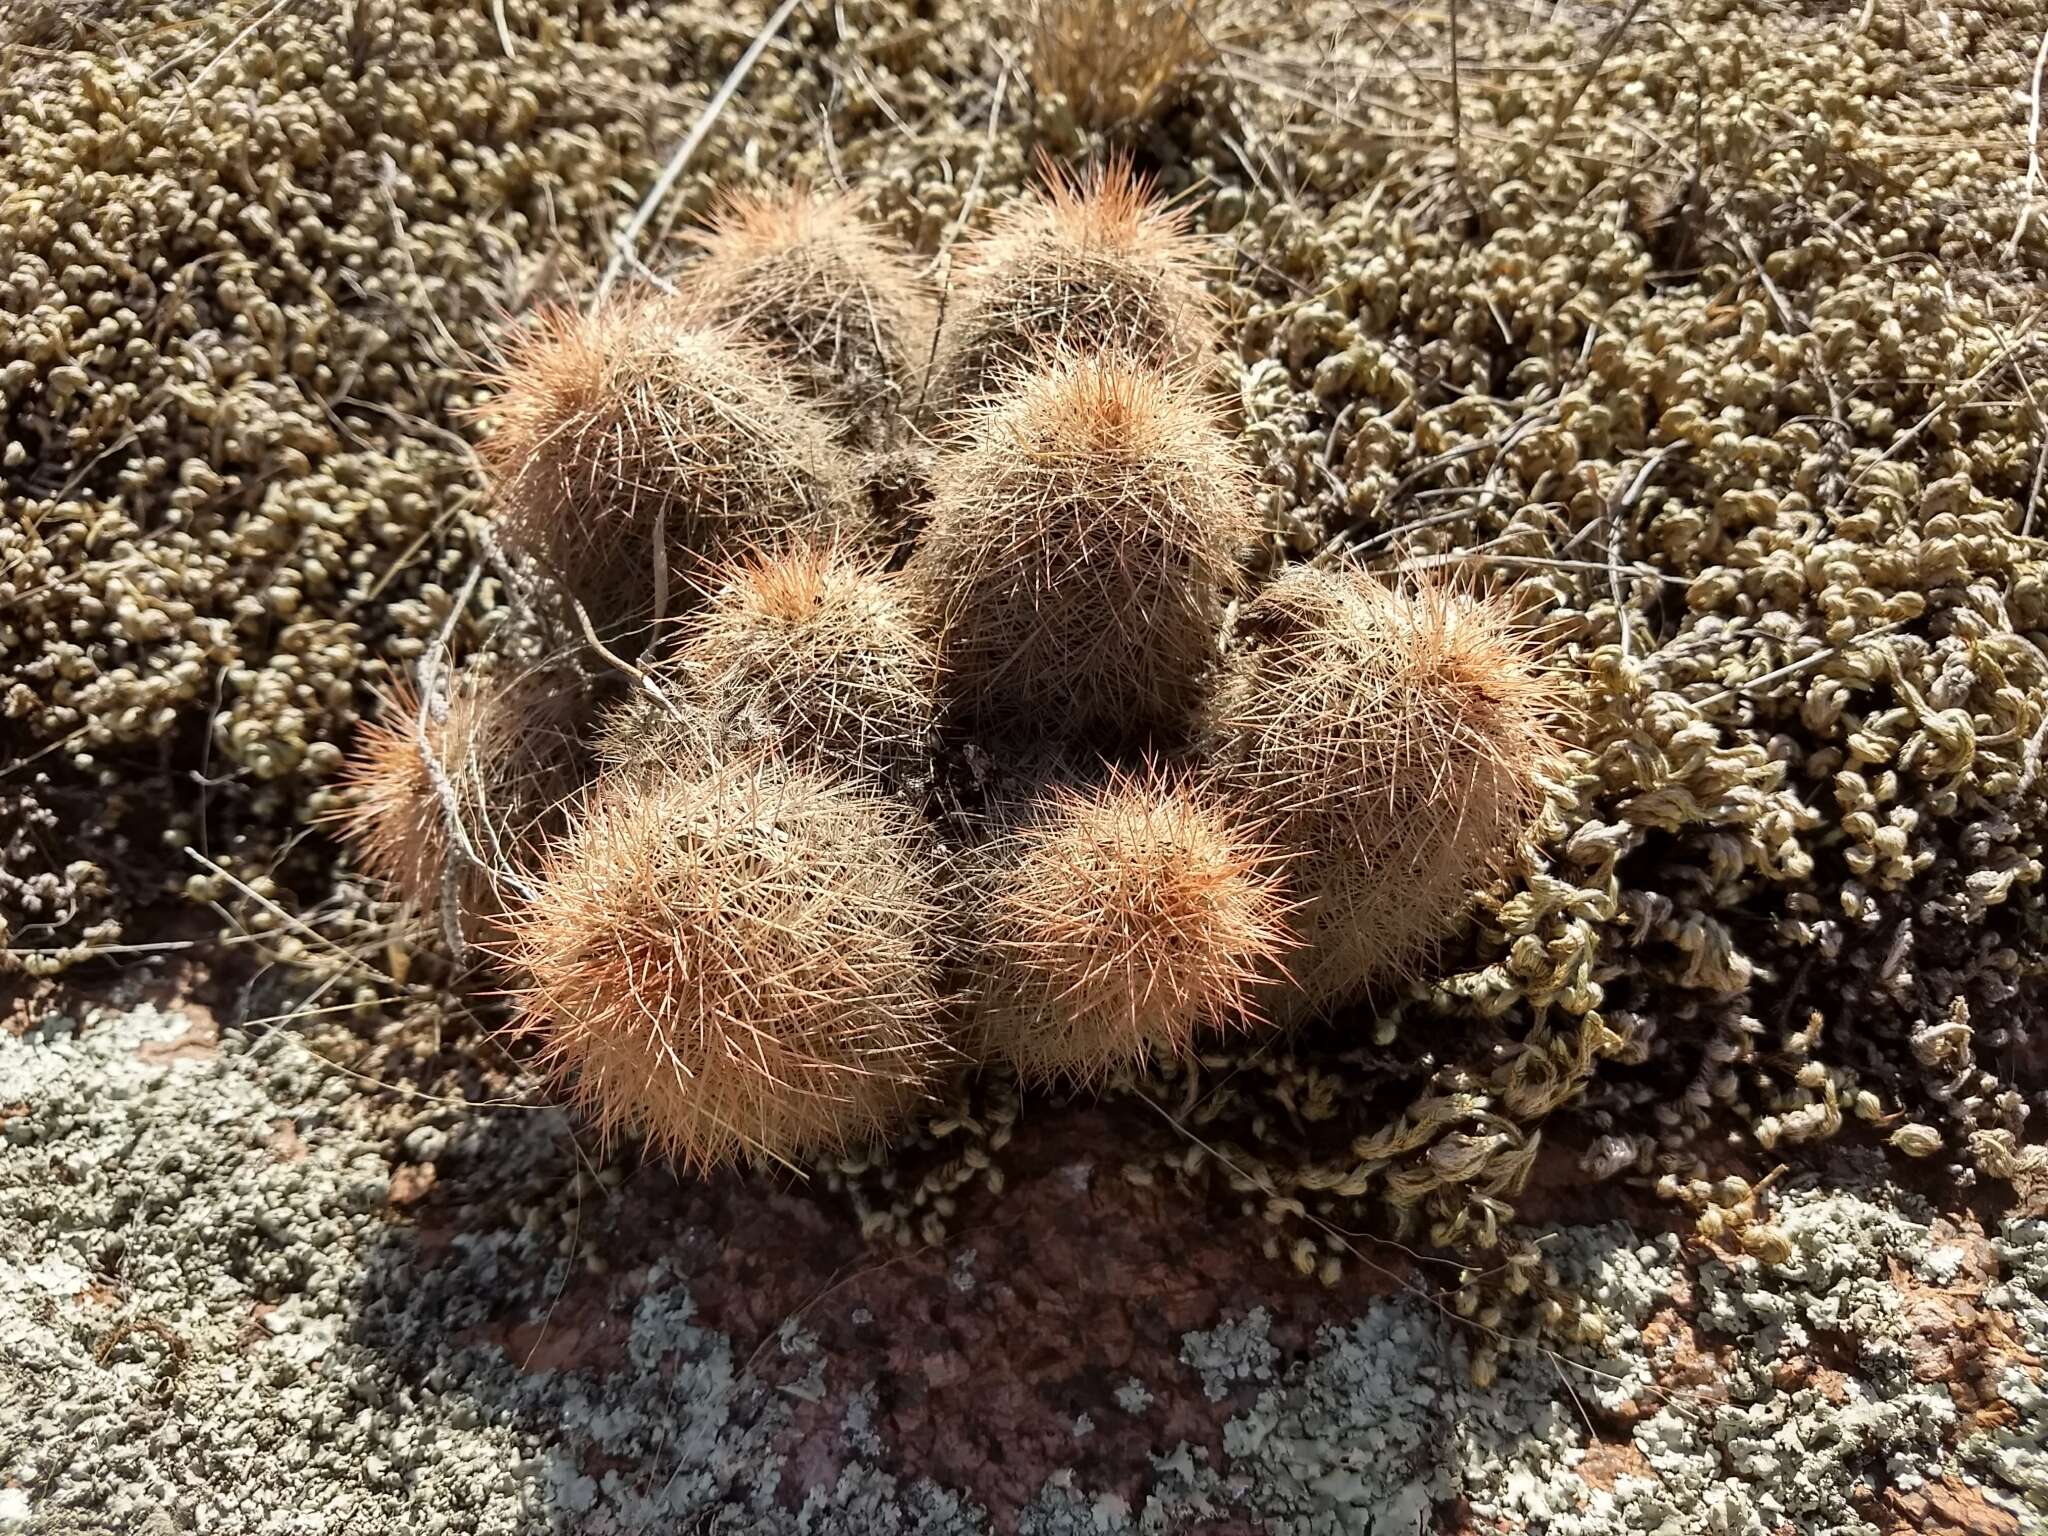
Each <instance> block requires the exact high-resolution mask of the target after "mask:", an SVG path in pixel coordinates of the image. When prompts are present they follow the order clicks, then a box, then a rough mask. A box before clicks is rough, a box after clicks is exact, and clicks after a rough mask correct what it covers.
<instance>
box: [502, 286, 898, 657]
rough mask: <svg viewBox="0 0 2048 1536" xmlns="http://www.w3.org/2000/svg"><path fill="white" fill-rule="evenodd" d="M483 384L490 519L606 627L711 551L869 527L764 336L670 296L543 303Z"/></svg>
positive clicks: (646, 605)
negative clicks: (753, 339)
mask: <svg viewBox="0 0 2048 1536" xmlns="http://www.w3.org/2000/svg"><path fill="white" fill-rule="evenodd" d="M495 385H496V389H495V394H494V398H493V400H492V402H491V405H490V406H489V408H488V415H489V417H490V418H491V420H492V423H493V426H492V430H491V431H490V433H489V435H488V436H487V437H486V438H485V439H484V442H483V446H482V449H481V452H482V455H483V459H484V462H485V465H486V467H487V468H488V470H489V471H490V478H491V482H492V489H493V494H494V499H495V517H496V521H497V526H498V529H499V532H500V536H501V537H502V539H503V540H504V542H505V543H506V544H507V545H508V546H510V547H511V548H512V549H514V550H516V551H519V552H521V553H523V554H527V555H531V556H532V557H534V558H535V559H536V560H538V561H539V562H540V564H541V565H542V566H543V567H544V568H546V569H548V570H550V571H552V572H553V573H554V574H555V575H556V576H557V577H558V578H559V579H560V580H561V582H562V583H563V585H564V586H565V587H566V589H567V590H568V591H569V593H570V594H571V595H572V596H574V597H575V598H576V599H577V600H578V601H579V602H580V603H582V604H583V605H584V608H585V610H586V611H587V613H588V614H589V615H590V616H591V618H592V619H593V621H594V622H595V624H596V625H597V627H598V629H599V630H600V631H602V632H604V633H605V634H606V635H607V636H613V635H620V634H632V633H634V632H636V631H639V630H642V629H644V627H645V626H646V625H647V624H648V623H649V622H650V621H651V620H653V619H654V618H655V617H657V616H659V615H668V614H674V613H676V612H678V611H679V610H680V608H681V607H682V605H683V604H684V603H685V602H686V600H687V599H688V597H689V594H690V592H691V591H692V589H693V584H694V583H697V582H700V581H701V580H702V578H703V576H704V572H705V562H706V561H709V560H717V559H722V558H725V557H728V556H730V555H732V554H734V553H735V552H737V551H739V550H741V549H743V548H747V547H750V546H756V545H761V544H764V543H768V542H772V541H774V540H777V539H781V538H785V537H790V536H792V535H793V534H803V535H810V536H818V537H827V538H831V537H846V538H859V537H865V536H867V535H868V533H869V532H870V531H871V530H869V529H868V528H867V527H866V525H865V518H864V513H863V511H862V509H861V507H860V504H859V499H858V498H857V497H856V495H855V493H854V481H853V469H852V466H851V465H850V463H849V462H848V460H847V459H846V457H845V456H844V454H843V453H842V452H841V450H840V449H839V448H838V446H837V445H836V444H835V443H834V441H833V438H832V431H831V428H830V426H829V425H828V423H827V422H826V420H825V419H824V418H823V417H822V416H821V415H819V414H818V413H817V412H816V411H815V410H813V409H812V408H811V407H810V406H808V405H806V404H804V403H803V402H801V401H799V400H798V399H797V398H796V397H795V396H794V394H793V393H792V392H791V390H790V388H789V385H788V383H787V382H786V381H785V380H784V378H783V376H782V374H781V371H780V369H779V367H778V366H777V364H776V363H775V360H774V358H773V356H772V355H771V354H770V353H769V352H768V351H767V350H766V349H765V348H763V347H760V346H759V345H758V344H755V343H750V342H747V341H746V340H744V339H743V338H741V337H740V336H739V335H738V334H737V333H736V332H729V331H717V330H708V329H704V328H702V327H700V326H699V325H697V324H695V323H694V322H693V319H692V317H691V314H690V312H689V310H688V308H687V306H686V305H684V304H683V303H682V302H681V301H678V300H673V299H669V298H666V297H662V296H658V295H656V296H645V295H642V296H634V297H630V298H624V299H617V300H612V301H608V302H606V303H604V304H602V305H600V306H599V307H598V308H597V309H595V310H594V311H590V312H585V311H581V310H573V309H557V310H553V311H550V312H549V313H547V314H545V315H543V316H542V317H541V318H540V319H538V320H537V321H535V322H534V323H533V324H532V326H531V327H530V328H529V329H528V330H526V331H525V332H523V333H521V334H520V335H519V336H517V337H516V338H515V339H514V340H513V341H512V342H511V344H510V346H509V350H508V353H507V356H506V360H505V363H504V365H503V367H502V369H501V370H500V371H499V373H498V376H497V378H496V380H495Z"/></svg>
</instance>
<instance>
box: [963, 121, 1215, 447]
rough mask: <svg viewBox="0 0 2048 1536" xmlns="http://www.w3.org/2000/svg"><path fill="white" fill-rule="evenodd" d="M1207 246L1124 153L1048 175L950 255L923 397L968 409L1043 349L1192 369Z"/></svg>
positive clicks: (1203, 326) (1203, 314)
mask: <svg viewBox="0 0 2048 1536" xmlns="http://www.w3.org/2000/svg"><path fill="white" fill-rule="evenodd" d="M1207 252H1208V248H1207V245H1206V243H1205V242H1204V241H1202V240H1201V239H1200V238H1199V237H1197V236H1195V235H1193V234H1191V233H1189V229H1188V220H1187V214H1186V211H1185V209H1182V208H1176V207H1172V206H1169V205H1168V204H1166V203H1163V202H1161V201H1159V200H1158V199H1157V198H1156V197H1155V196H1154V195H1153V193H1152V189H1151V186H1150V184H1149V183H1148V182H1146V181H1145V180H1144V179H1143V178H1141V177H1139V176H1138V175H1136V174H1135V173H1134V172H1133V171H1132V169H1131V166H1130V162H1129V160H1127V159H1124V158H1122V157H1118V158H1114V159H1111V160H1109V161H1108V162H1106V163H1105V164H1104V165H1102V166H1101V167H1099V168H1098V169H1096V170H1094V171H1091V172H1088V173H1086V174H1084V175H1080V176H1074V175H1069V174H1067V173H1064V172H1060V171H1052V170H1049V171H1048V174H1047V178H1046V182H1045V186H1044V190H1043V191H1041V192H1038V193H1036V194H1035V195H1032V196H1028V197H1024V198H1020V199H1019V200H1018V201H1016V202H1014V203H1011V204H1010V205H1009V206H1007V207H1006V208H1004V209H1003V210H1002V212H1000V213H999V214H997V216H996V219H995V223H994V225H993V227H992V228H991V229H990V231H989V232H988V234H986V235H985V236H983V237H982V238H981V239H979V240H976V241H973V242H972V243H971V244H969V245H967V246H965V247H964V248H963V249H962V251H961V253H960V257H959V262H958V266H957V269H956V276H955V278H954V282H953V285H952V288H951V291H950V292H949V294H948V296H947V305H946V317H945V324H944V329H943V331H942V332H941V334H940V338H939V347H938V353H937V357H936V359H935V360H934V364H933V373H932V388H931V398H932V402H933V404H934V405H935V406H936V407H937V408H938V409H940V410H941V411H957V410H958V409H960V408H962V407H965V406H969V405H972V404H973V403H974V402H975V401H976V400H978V399H980V398H981V397H982V396H984V395H986V394H987V393H989V392H990V391H991V390H993V389H997V388H1000V387H1001V386H1002V385H1003V383H1004V381H1005V378H1006V376H1007V375H1008V374H1009V373H1011V372H1012V371H1014V370H1015V369H1017V368H1019V367H1022V366H1028V365H1029V364H1030V363H1031V362H1032V361H1033V360H1034V359H1035V358H1037V357H1040V356H1042V355H1044V354H1046V353H1048V352H1053V351H1070V352H1118V353H1121V354H1123V355H1125V356H1127V357H1129V358H1132V359H1134V360H1136V361H1137V362H1140V363H1146V364H1150V365H1152V366H1154V367H1160V368H1179V369H1184V370H1189V371H1195V370H1198V369H1199V368H1200V367H1201V366H1202V365H1203V364H1204V363H1205V362H1206V361H1207V359H1208V358H1209V357H1210V355H1211V354H1212V353H1213V351H1214V350H1215V346H1216V337H1217V324H1216V315H1215V309H1214V305H1213V303H1212V301H1211V300H1210V298H1209V295H1208V293H1207V291H1206V290H1205V289H1204V288H1203V286H1202V268H1203V265H1204V263H1205V260H1206V258H1207Z"/></svg>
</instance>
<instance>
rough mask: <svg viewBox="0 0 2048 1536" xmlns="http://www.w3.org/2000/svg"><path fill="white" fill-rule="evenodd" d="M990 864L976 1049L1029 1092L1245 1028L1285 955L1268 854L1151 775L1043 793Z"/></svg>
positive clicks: (1281, 910) (1179, 785)
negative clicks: (1212, 1032)
mask: <svg viewBox="0 0 2048 1536" xmlns="http://www.w3.org/2000/svg"><path fill="white" fill-rule="evenodd" d="M984 862H985V867H986V871H987V873H986V876H985V886H986V889H985V892H984V895H983V898H982V902H981V908H980V917H979V921H980V928H981V932H980V935H979V939H978V942H977V944H976V947H975V955H976V959H975V963H974V971H975V980H974V1005H975V1026H974V1040H975V1046H976V1049H977V1053H978V1054H979V1055H981V1056H983V1057H985V1058H987V1059H991V1060H997V1061H1007V1062H1009V1063H1010V1064H1011V1065H1013V1066H1014V1067H1016V1069H1017V1070H1018V1072H1019V1073H1020V1074H1021V1075H1023V1076H1024V1077H1025V1078H1027V1079H1033V1080H1060V1081H1068V1082H1074V1083H1090V1082H1096V1081H1099V1080H1101V1079H1102V1078H1105V1077H1107V1076H1109V1075H1110V1074H1111V1073H1113V1072H1114V1071H1116V1070H1117V1069H1118V1068H1120V1067H1126V1066H1133V1065H1136V1064H1138V1063H1139V1062H1141V1061H1142V1060H1143V1059H1144V1057H1145V1055H1146V1053H1147V1052H1148V1051H1152V1052H1157V1053H1159V1054H1160V1055H1163V1056H1175V1055H1180V1054H1183V1053H1185V1052H1186V1051H1187V1050H1188V1049H1189V1047H1190V1045H1191V1043H1192V1042H1193V1041H1194V1039H1195V1037H1196V1035H1197V1033H1198V1032H1199V1031H1202V1030H1205V1029H1219V1028H1228V1027H1242V1026H1243V1025H1245V1024H1247V1023H1249V1022H1251V1021H1252V1020H1253V1018H1254V1012H1253V1009H1252V1007H1251V1005H1250V999H1249V995H1248V994H1249V989H1250V988H1251V986H1252V985H1253V983H1254V982H1256V981H1257V980H1259V979H1260V978H1261V977H1263V976H1266V975H1270V974H1272V972H1273V970H1274V968H1275V967H1276V966H1277V965H1278V964H1279V963H1280V962H1281V961H1282V960H1283V958H1284V955H1285V953H1286V951H1287V950H1288V949H1289V947H1290V946H1291V943H1292V940H1291V938H1290V935H1289V931H1288V927H1287V923H1286V914H1287V897H1286V886H1285V882H1284V881H1283V879H1282V878H1281V870H1280V867H1279V861H1278V860H1277V859H1276V857H1275V856H1274V854H1273V851H1272V849H1271V848H1270V847H1269V846H1268V845H1267V844H1266V843H1265V841H1264V840H1263V838H1262V837H1261V836H1260V835H1259V834H1258V832H1257V831H1256V830H1255V829H1254V828H1252V827H1251V826H1249V825H1247V824H1246V823H1244V822H1243V821H1242V820H1241V819H1240V818H1238V817H1236V816H1235V815H1234V814H1233V812H1232V810H1231V808H1230V807H1229V805H1228V804H1227V803H1226V802H1224V801H1221V800H1219V799H1217V798H1215V797H1213V796H1210V795H1207V794H1205V793H1203V792H1201V791H1199V790H1197V789H1195V788H1194V787H1192V786H1191V785H1190V784H1188V783H1187V782H1186V781H1185V780H1184V779H1182V778H1180V777H1177V776H1173V775H1169V774H1166V773H1163V772H1160V771H1158V770H1156V769H1147V770H1145V771H1142V772H1139V773H1136V774H1125V773H1122V772H1119V771H1116V770H1114V769H1112V770H1111V771H1110V772H1109V774H1108V775H1107V776H1106V778H1105V779H1104V780H1103V781H1102V782H1100V783H1098V784H1095V785H1092V786H1089V787H1086V788H1074V787H1070V786H1055V787H1053V788H1051V789H1049V790H1048V791H1047V792H1046V793H1045V794H1043V795H1042V796H1040V797H1039V798H1038V799H1036V800H1035V801H1034V802H1032V803H1030V804H1029V805H1027V806H1026V807H1024V808H1023V810H1022V812H1021V814H1020V815H1019V816H1018V818H1017V821H1016V824H1015V826H1014V827H1013V828H1012V829H1011V830H1009V831H1008V832H1007V833H1005V834H1004V835H1003V836H1001V837H1000V838H998V839H997V840H996V842H995V844H994V845H993V847H991V848H990V849H989V850H988V851H987V853H986V855H985V860H984Z"/></svg>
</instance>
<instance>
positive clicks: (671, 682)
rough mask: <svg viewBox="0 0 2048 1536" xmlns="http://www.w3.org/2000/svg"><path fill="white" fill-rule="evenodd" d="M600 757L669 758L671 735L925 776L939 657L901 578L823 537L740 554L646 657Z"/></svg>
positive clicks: (861, 769)
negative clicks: (644, 671) (647, 692)
mask: <svg viewBox="0 0 2048 1536" xmlns="http://www.w3.org/2000/svg"><path fill="white" fill-rule="evenodd" d="M653 673H654V677H655V680H656V684H657V686H658V687H659V688H661V689H662V691H663V692H664V693H666V694H667V695H668V699H667V700H666V701H665V702H658V701H656V700H654V699H652V698H649V697H646V696H644V695H643V696H640V697H636V698H635V699H633V700H632V701H630V702H629V703H628V704H627V705H626V706H624V707H623V708H622V710H621V711H620V712H619V714H618V715H617V716H616V718H615V719H614V720H613V721H612V722H611V723H609V724H608V727H607V731H606V736H607V743H608V751H607V756H608V757H609V758H610V759H612V760H615V761H631V760H634V759H636V758H645V757H647V756H649V755H654V756H665V755H668V753H669V750H670V748H671V747H672V746H673V745H674V744H675V743H676V742H677V740H678V737H679V736H681V737H683V738H689V737H691V736H693V735H694V736H695V737H696V738H697V739H699V740H701V741H704V742H706V743H707V744H709V745H711V746H712V747H713V748H714V749H715V750H721V751H726V752H732V753H742V754H743V753H747V752H755V751H758V752H764V753H767V754H768V755H771V756H776V757H781V758H783V759H785V760H787V761H791V762H795V763H799V764H803V765H807V766H811V767H819V768H835V769H843V770H846V771H849V772H853V773H858V774H861V775H865V776H866V777H869V778H872V779H877V780H880V781H882V782H885V783H890V784H907V783H911V782H915V781H917V780H920V779H922V778H926V777H929V771H930V769H929V765H930V762H931V755H932V749H933V738H934V734H935V731H936V726H937V716H938V682H939V666H938V657H937V654H936V651H935V649H934V647H933V644H932V640H931V636H930V633H929V626H928V625H926V624H925V623H924V622H923V620H922V618H921V615H920V612H919V607H918V604H917V603H916V601H915V595H914V593H913V592H912V591H911V589H910V587H909V585H908V584H907V583H906V582H904V581H903V580H902V579H901V578H900V577H896V576H892V575H890V574H888V573H887V572H884V571H882V570H880V569H879V568H878V567H877V566H876V565H875V564H874V563H873V562H872V561H870V560H867V559H863V558H861V557H858V556H856V555H854V554H851V553H849V552H848V551H846V550H844V549H840V548H836V547H833V546H817V545H798V546H796V547H793V548H790V549H786V550H782V551H778V552H772V553H768V554H764V555H759V556H756V557H753V558H751V559H745V560H739V561H735V562H733V563H732V564H731V565H729V566H728V567H726V569H725V571H724V573H723V578H722V580H720V581H719V582H718V584H717V586H716V588H715V590H714V591H713V593H712V595H711V597H710V598H709V599H708V600H707V601H706V602H705V604H704V605H703V607H702V608H701V609H700V610H699V611H698V612H696V613H694V614H693V615H691V616H690V618H688V619H687V620H685V621H684V623H683V627H682V629H681V631H680V633H679V637H678V639H677V640H676V642H675V644H674V646H673V648H672V649H671V650H668V651H667V652H666V653H665V654H664V655H663V656H662V658H661V659H660V660H659V661H658V662H657V663H656V664H655V666H654V668H653Z"/></svg>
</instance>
